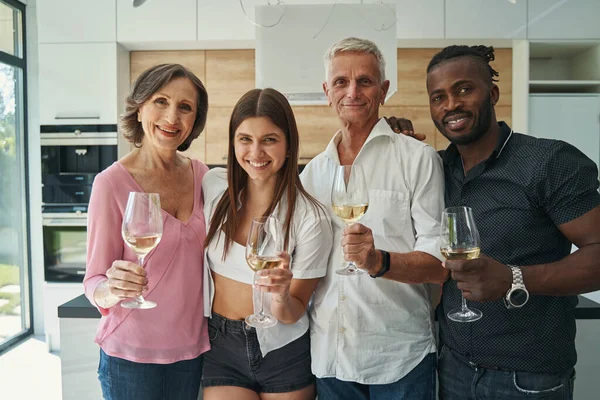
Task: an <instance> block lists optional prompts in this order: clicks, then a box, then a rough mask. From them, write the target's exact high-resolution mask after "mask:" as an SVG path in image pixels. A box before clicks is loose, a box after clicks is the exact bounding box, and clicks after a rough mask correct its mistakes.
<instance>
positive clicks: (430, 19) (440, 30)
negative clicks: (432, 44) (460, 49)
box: [395, 0, 444, 39]
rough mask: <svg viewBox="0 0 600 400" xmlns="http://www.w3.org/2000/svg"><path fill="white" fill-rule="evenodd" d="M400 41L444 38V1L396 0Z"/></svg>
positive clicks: (397, 27)
mask: <svg viewBox="0 0 600 400" xmlns="http://www.w3.org/2000/svg"><path fill="white" fill-rule="evenodd" d="M395 3H396V18H397V19H398V20H397V21H396V32H397V36H398V39H441V38H443V37H444V0H420V1H414V0H396V2H395Z"/></svg>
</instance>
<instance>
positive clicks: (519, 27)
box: [445, 0, 527, 39]
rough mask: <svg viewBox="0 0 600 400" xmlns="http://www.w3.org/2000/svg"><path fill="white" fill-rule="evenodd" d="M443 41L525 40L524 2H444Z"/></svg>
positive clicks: (453, 0) (458, 0)
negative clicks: (444, 39)
mask: <svg viewBox="0 0 600 400" xmlns="http://www.w3.org/2000/svg"><path fill="white" fill-rule="evenodd" d="M445 22H446V32H445V38H446V39H525V37H526V33H527V29H526V27H527V2H525V1H517V3H516V4H512V3H509V2H508V1H481V0H446V7H445Z"/></svg>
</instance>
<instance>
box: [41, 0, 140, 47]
mask: <svg viewBox="0 0 600 400" xmlns="http://www.w3.org/2000/svg"><path fill="white" fill-rule="evenodd" d="M115 2H116V0H102V1H98V0H42V1H38V2H37V17H38V19H37V20H38V42H39V43H84V42H85V43H90V42H114V41H116V37H117V35H116V20H117V16H116V11H115V4H116V3H115ZM129 3H130V2H129Z"/></svg>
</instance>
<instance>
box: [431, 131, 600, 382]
mask: <svg viewBox="0 0 600 400" xmlns="http://www.w3.org/2000/svg"><path fill="white" fill-rule="evenodd" d="M499 124H500V127H501V134H500V137H499V140H498V143H497V145H496V148H495V149H494V152H493V153H492V154H491V156H490V157H489V158H488V159H487V160H485V161H483V162H481V163H480V164H478V165H476V166H475V167H473V168H472V169H471V170H470V171H469V172H468V174H467V176H465V175H464V170H463V167H462V162H461V158H460V154H459V153H458V150H457V148H456V146H454V145H452V144H451V145H450V146H449V147H448V149H447V150H446V151H443V152H440V155H441V156H442V158H443V160H444V173H445V181H446V194H445V198H446V207H451V206H469V207H472V208H473V213H474V217H475V222H476V224H477V227H478V229H479V233H480V235H481V250H482V252H483V253H484V254H486V255H488V256H490V257H492V258H494V259H496V260H498V261H499V262H501V263H504V264H514V265H518V266H521V267H523V268H527V266H528V265H535V264H542V263H551V262H554V261H558V260H560V259H562V258H564V257H566V256H567V255H569V253H570V251H571V242H569V240H568V239H567V238H566V237H565V236H564V235H563V234H562V233H561V232H560V231H559V230H558V228H557V226H558V225H561V224H564V223H566V222H569V221H571V220H573V219H575V218H577V217H580V216H581V215H583V214H585V213H586V212H588V211H590V210H592V209H593V208H594V207H596V206H597V205H598V204H600V194H599V193H598V191H597V189H598V169H597V167H596V165H595V164H594V162H592V161H591V160H590V159H589V158H587V157H586V156H585V155H584V154H583V153H582V152H580V151H579V150H577V149H576V148H575V147H573V146H571V145H569V144H567V143H565V142H562V141H557V140H549V139H537V138H535V137H532V136H528V135H523V134H520V133H515V132H512V130H511V129H510V127H508V125H506V124H505V123H504V122H500V123H499ZM573 134H576V132H574V133H573ZM460 302H461V294H460V291H459V290H458V289H457V287H456V282H455V281H454V280H452V279H450V280H448V281H447V282H446V284H445V285H444V288H443V296H442V302H441V304H440V306H439V307H438V310H437V313H438V314H437V315H438V320H439V321H440V332H441V333H440V334H441V338H442V341H443V343H444V344H445V345H447V346H449V347H450V348H451V349H453V350H455V351H457V352H459V353H461V354H463V355H464V356H466V357H467V358H469V359H470V360H471V361H473V362H474V363H476V364H482V365H489V366H495V367H500V368H504V369H508V370H516V371H528V372H548V373H558V372H564V371H566V370H568V369H570V368H571V367H573V366H574V365H575V363H576V361H577V355H576V353H575V318H574V309H575V306H576V305H577V297H576V296H562V297H556V296H536V295H531V296H530V298H529V302H528V303H527V304H526V305H525V306H524V307H523V308H520V309H510V310H508V309H507V308H506V307H505V306H504V303H503V301H502V300H498V301H494V302H486V303H478V302H468V303H469V304H472V305H473V306H474V307H476V308H478V309H479V310H481V311H482V312H483V318H481V319H480V320H479V321H476V322H470V323H459V322H453V321H450V320H449V319H447V317H446V313H447V312H448V310H450V309H452V308H455V307H458V306H459V305H460Z"/></svg>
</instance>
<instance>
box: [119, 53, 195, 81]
mask: <svg viewBox="0 0 600 400" xmlns="http://www.w3.org/2000/svg"><path fill="white" fill-rule="evenodd" d="M205 53H206V52H205V51H204V50H178V51H132V52H131V53H130V56H131V58H130V77H131V82H132V83H133V81H134V80H135V78H137V77H138V76H139V74H141V73H142V72H143V71H144V70H146V69H148V68H150V67H152V66H154V65H158V64H164V63H177V64H181V65H183V66H184V67H186V68H187V69H189V70H190V71H192V72H193V73H194V74H196V76H197V77H198V78H200V80H201V81H202V82H203V83H206V67H205V63H206V60H205Z"/></svg>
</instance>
